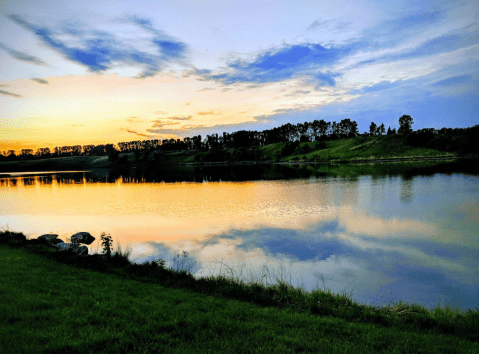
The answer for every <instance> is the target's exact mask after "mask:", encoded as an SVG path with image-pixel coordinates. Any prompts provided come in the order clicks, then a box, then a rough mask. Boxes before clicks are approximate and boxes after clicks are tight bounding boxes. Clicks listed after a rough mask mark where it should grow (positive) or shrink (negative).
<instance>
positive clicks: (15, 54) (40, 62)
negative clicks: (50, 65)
mask: <svg viewBox="0 0 479 354" xmlns="http://www.w3.org/2000/svg"><path fill="white" fill-rule="evenodd" d="M0 49H2V50H4V51H6V52H7V53H8V54H10V55H11V56H12V57H14V58H15V59H18V60H21V61H25V62H28V63H32V64H36V65H46V63H45V62H44V61H43V60H41V59H39V58H37V57H36V56H33V55H30V54H26V53H23V52H20V51H18V50H15V49H12V48H10V47H7V46H6V45H4V44H2V43H0Z"/></svg>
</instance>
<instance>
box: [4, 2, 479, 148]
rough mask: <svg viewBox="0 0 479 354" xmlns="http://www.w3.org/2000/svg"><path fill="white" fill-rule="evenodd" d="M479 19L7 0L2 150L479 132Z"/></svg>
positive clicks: (256, 5) (461, 8)
mask: <svg viewBox="0 0 479 354" xmlns="http://www.w3.org/2000/svg"><path fill="white" fill-rule="evenodd" d="M478 18H479V3H477V2H471V1H455V2H450V1H423V2H415V1H395V2H384V1H357V2H354V4H351V3H350V2H345V1H322V2H317V1H295V2H287V1H242V2H234V1H222V2H217V1H207V0H206V1H175V2H170V1H138V2H135V3H131V2H126V1H118V2H115V3H114V4H108V5H107V4H104V3H100V4H99V3H98V2H96V1H81V2H80V1H61V2H60V1H56V0H39V1H38V0H37V1H22V2H18V1H9V0H7V1H3V2H2V3H1V4H0V19H1V20H0V61H1V62H2V67H1V68H0V105H1V106H2V110H1V111H0V122H1V124H2V127H3V128H4V129H2V135H1V137H0V150H3V149H8V148H17V149H18V148H19V147H32V148H34V147H40V146H43V145H46V146H56V145H62V144H67V143H75V144H87V143H117V142H119V141H129V140H138V139H146V138H154V139H157V138H160V139H161V138H170V137H184V136H193V135H196V134H202V135H206V134H211V133H221V132H223V131H230V132H231V131H236V130H240V129H252V130H263V129H269V128H272V127H275V126H279V125H281V124H284V123H286V122H290V123H293V124H294V123H297V122H304V121H311V120H314V119H325V120H328V121H334V120H335V121H340V120H341V119H344V118H351V119H352V120H356V121H357V122H358V125H359V130H360V131H361V132H362V131H366V130H368V127H369V124H370V123H371V121H374V122H376V123H377V124H380V123H382V122H383V123H384V124H385V125H386V126H391V127H397V126H398V119H399V117H400V116H401V115H402V114H409V115H411V116H412V117H413V118H414V122H415V123H414V125H413V128H414V129H420V128H424V127H434V128H441V127H444V126H446V127H468V126H472V125H475V124H479V117H478V115H477V112H478V108H479V100H478V92H479V90H478V88H479V87H478V86H479V85H478V84H479V70H478V69H479V59H477V58H479V55H478V54H479V21H478V20H477V19H478ZM179 118H181V119H179ZM66 132H67V134H66Z"/></svg>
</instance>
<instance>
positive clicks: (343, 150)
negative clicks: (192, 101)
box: [0, 135, 457, 172]
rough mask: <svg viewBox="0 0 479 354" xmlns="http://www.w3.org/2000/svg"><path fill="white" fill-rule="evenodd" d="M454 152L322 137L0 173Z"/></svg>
mask: <svg viewBox="0 0 479 354" xmlns="http://www.w3.org/2000/svg"><path fill="white" fill-rule="evenodd" d="M456 156H457V155H456V154H454V153H448V152H445V151H441V150H434V149H428V148H422V147H414V146H410V145H408V144H407V143H406V140H405V139H404V137H402V136H400V135H385V136H370V137H356V138H345V139H339V140H326V141H321V142H309V143H299V142H298V143H277V144H270V145H265V146H261V147H256V148H249V149H247V148H240V149H221V150H183V151H167V152H165V153H164V154H161V156H160V157H158V158H151V157H150V159H148V158H147V157H148V155H146V156H145V153H140V154H139V155H138V156H135V154H134V153H123V154H119V160H118V161H116V162H111V161H109V159H108V156H72V157H61V158H50V159H43V160H25V161H2V162H0V172H18V171H49V170H55V171H58V170H63V171H65V170H88V169H94V168H112V167H113V168H130V167H131V166H149V167H155V166H163V165H170V164H192V163H195V164H202V163H211V162H228V163H237V162H241V161H263V162H296V161H302V162H329V163H344V162H352V163H355V162H372V161H376V160H404V159H431V158H446V157H449V158H453V157H456Z"/></svg>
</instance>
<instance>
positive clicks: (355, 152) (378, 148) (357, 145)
mask: <svg viewBox="0 0 479 354" xmlns="http://www.w3.org/2000/svg"><path fill="white" fill-rule="evenodd" d="M319 144H320V143H317V142H314V143H301V148H303V150H306V151H307V150H308V149H309V150H310V151H309V152H303V153H294V154H292V155H290V156H287V157H284V158H283V159H284V160H285V161H294V160H306V161H328V160H333V161H335V160H336V161H350V162H354V161H355V160H376V159H401V158H421V157H426V158H429V157H443V156H450V157H455V156H456V155H455V154H452V153H446V152H444V151H439V150H434V149H427V148H418V147H413V146H409V145H407V144H406V143H405V141H404V138H403V137H402V136H400V135H383V136H375V137H356V138H347V139H339V140H328V141H325V142H324V145H325V147H324V148H322V149H321V148H319V146H320V145H319ZM304 147H307V148H306V149H304Z"/></svg>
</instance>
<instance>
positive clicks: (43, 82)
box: [32, 78, 48, 85]
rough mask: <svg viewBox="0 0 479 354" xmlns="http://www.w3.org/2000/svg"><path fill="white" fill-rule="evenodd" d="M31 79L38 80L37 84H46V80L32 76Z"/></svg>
mask: <svg viewBox="0 0 479 354" xmlns="http://www.w3.org/2000/svg"><path fill="white" fill-rule="evenodd" d="M32 80H33V81H36V82H38V83H39V84H44V85H47V84H48V81H47V80H44V79H39V78H33V79H32Z"/></svg>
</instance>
